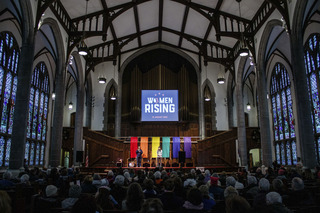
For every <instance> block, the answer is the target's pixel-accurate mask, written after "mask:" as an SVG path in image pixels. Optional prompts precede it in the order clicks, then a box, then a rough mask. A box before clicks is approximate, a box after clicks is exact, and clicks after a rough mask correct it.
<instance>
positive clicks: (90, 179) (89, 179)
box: [83, 175, 93, 184]
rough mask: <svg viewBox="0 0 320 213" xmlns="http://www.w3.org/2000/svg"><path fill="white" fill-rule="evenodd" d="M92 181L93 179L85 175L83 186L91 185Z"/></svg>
mask: <svg viewBox="0 0 320 213" xmlns="http://www.w3.org/2000/svg"><path fill="white" fill-rule="evenodd" d="M92 181H93V178H92V176H91V175H87V176H86V177H85V178H84V180H83V182H84V183H85V184H92Z"/></svg>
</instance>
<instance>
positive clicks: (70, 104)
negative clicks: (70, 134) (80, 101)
mask: <svg viewBox="0 0 320 213" xmlns="http://www.w3.org/2000/svg"><path fill="white" fill-rule="evenodd" d="M68 108H69V110H72V108H73V103H72V101H70V102H69V106H68Z"/></svg>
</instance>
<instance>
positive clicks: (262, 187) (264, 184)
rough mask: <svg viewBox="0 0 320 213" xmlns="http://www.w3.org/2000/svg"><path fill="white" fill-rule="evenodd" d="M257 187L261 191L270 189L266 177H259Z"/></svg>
mask: <svg viewBox="0 0 320 213" xmlns="http://www.w3.org/2000/svg"><path fill="white" fill-rule="evenodd" d="M259 188H260V190H261V191H265V192H268V191H269V190H270V183H269V181H268V180H267V179H265V178H261V179H260V181H259Z"/></svg>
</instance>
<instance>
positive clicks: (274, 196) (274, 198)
mask: <svg viewBox="0 0 320 213" xmlns="http://www.w3.org/2000/svg"><path fill="white" fill-rule="evenodd" d="M266 203H267V205H272V204H276V203H282V197H281V195H280V194H279V193H278V192H269V193H268V194H267V195H266Z"/></svg>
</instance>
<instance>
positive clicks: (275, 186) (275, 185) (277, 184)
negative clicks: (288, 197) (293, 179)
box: [272, 178, 283, 192]
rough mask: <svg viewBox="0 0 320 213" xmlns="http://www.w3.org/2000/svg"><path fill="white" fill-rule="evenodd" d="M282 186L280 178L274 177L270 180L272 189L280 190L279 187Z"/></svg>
mask: <svg viewBox="0 0 320 213" xmlns="http://www.w3.org/2000/svg"><path fill="white" fill-rule="evenodd" d="M282 187H283V182H282V180H280V179H277V178H276V179H274V180H273V181H272V188H273V190H275V191H277V192H278V191H280V190H281V189H282Z"/></svg>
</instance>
